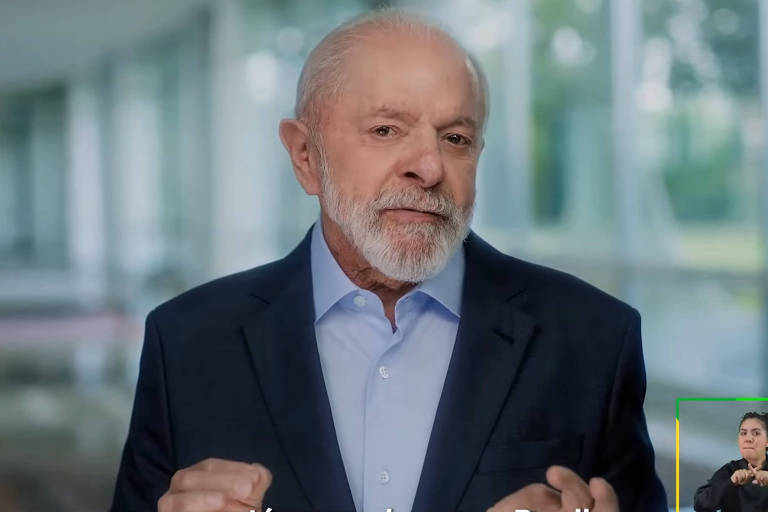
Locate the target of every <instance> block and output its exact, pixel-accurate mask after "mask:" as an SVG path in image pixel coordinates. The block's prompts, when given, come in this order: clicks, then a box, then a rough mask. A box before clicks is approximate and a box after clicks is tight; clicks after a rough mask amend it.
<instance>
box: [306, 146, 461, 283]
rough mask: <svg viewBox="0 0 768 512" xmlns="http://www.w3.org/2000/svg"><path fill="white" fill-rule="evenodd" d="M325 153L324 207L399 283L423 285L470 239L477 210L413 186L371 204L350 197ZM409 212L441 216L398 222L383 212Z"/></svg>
mask: <svg viewBox="0 0 768 512" xmlns="http://www.w3.org/2000/svg"><path fill="white" fill-rule="evenodd" d="M317 146H318V149H319V150H320V172H321V190H322V196H321V201H322V204H323V208H324V210H325V213H326V214H327V215H328V217H329V218H330V219H331V220H332V221H333V222H335V223H336V224H338V225H339V227H340V228H341V231H342V233H344V236H345V237H346V238H347V240H348V241H349V242H350V243H351V244H352V245H353V246H354V247H355V248H356V249H357V250H358V251H359V252H360V254H361V255H362V256H363V258H365V260H366V261H367V262H368V263H369V264H370V265H371V266H372V267H373V268H375V269H376V270H378V271H379V272H381V273H382V274H384V275H385V276H387V277H389V278H390V279H395V280H397V281H402V282H407V283H420V282H422V281H424V280H426V279H429V278H430V277H432V276H434V275H436V274H438V273H439V272H440V271H441V270H443V268H445V265H446V264H447V263H448V260H449V259H450V258H451V256H452V255H453V253H454V251H456V250H457V249H458V248H459V246H460V245H461V243H462V241H463V240H464V238H466V236H467V234H468V233H469V224H470V222H471V220H472V213H473V207H474V205H471V206H470V207H469V208H467V209H466V210H463V209H461V208H459V207H458V206H456V204H455V203H454V202H453V200H452V199H451V198H450V197H448V196H446V195H444V194H442V193H440V192H437V191H435V190H429V189H424V188H422V187H419V186H411V187H408V188H405V189H398V190H394V189H385V190H382V191H381V192H380V193H379V195H378V196H376V197H375V198H373V199H372V200H370V201H368V202H365V201H363V200H356V199H355V198H353V197H345V196H344V195H343V194H342V193H341V191H340V190H339V189H338V187H336V184H335V183H333V181H332V180H331V178H330V174H331V173H330V167H329V165H328V160H327V158H326V156H325V152H324V151H323V148H322V146H320V145H319V144H318V145H317ZM392 208H408V209H415V210H422V211H430V212H435V213H439V214H440V215H441V219H440V220H438V221H437V222H407V223H406V222H395V221H387V220H385V219H383V218H382V211H383V210H385V209H392Z"/></svg>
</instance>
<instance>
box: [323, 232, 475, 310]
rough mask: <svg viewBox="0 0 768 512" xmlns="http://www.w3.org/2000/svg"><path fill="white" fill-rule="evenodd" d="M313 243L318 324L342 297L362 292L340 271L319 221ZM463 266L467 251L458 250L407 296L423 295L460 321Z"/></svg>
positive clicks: (461, 248) (460, 248)
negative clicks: (433, 274)
mask: <svg viewBox="0 0 768 512" xmlns="http://www.w3.org/2000/svg"><path fill="white" fill-rule="evenodd" d="M311 243H312V245H311V249H310V254H311V256H310V259H311V263H310V264H311V269H312V293H313V295H314V297H313V298H314V303H315V321H316V322H317V321H318V320H319V319H320V318H322V317H323V315H325V313H327V312H328V310H329V309H331V308H332V307H333V306H334V305H335V304H336V303H337V302H339V301H340V300H341V299H342V298H344V297H345V296H346V295H348V294H349V293H350V292H353V291H356V290H360V288H359V287H358V286H357V285H355V283H353V282H352V281H351V280H350V279H349V277H347V275H346V274H345V273H344V271H343V270H341V267H340V266H339V264H338V263H337V262H336V258H334V257H333V254H331V250H330V249H329V248H328V244H327V243H326V242H325V236H324V235H323V230H322V227H321V221H320V220H318V221H317V222H316V223H315V225H314V227H313V228H312V242H311ZM464 266H465V262H464V248H463V247H459V249H458V250H456V251H455V252H454V253H453V255H451V257H450V259H449V260H448V263H447V264H446V266H445V268H443V270H441V271H440V272H439V273H437V274H436V275H435V276H433V277H431V278H429V279H427V280H426V281H424V282H422V283H420V284H419V285H418V286H417V287H416V288H414V289H413V290H411V291H409V292H408V293H407V294H406V295H405V296H408V295H413V294H416V293H423V294H425V295H427V296H428V297H431V298H432V299H434V300H435V301H437V302H438V303H439V304H441V305H442V306H443V307H444V308H445V309H447V310H448V311H450V312H451V313H452V314H453V315H454V316H455V317H456V318H459V317H460V311H461V295H462V293H461V292H462V286H463V281H464ZM401 300H402V299H401Z"/></svg>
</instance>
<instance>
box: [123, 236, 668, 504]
mask: <svg viewBox="0 0 768 512" xmlns="http://www.w3.org/2000/svg"><path fill="white" fill-rule="evenodd" d="M309 240H310V238H309V236H307V237H306V238H305V239H304V240H303V241H302V242H301V244H300V245H299V246H298V247H297V248H296V249H295V250H294V251H293V252H292V253H291V254H289V255H288V256H287V257H286V258H284V259H282V260H279V261H277V262H274V263H270V264H268V265H264V266H261V267H257V268H254V269H251V270H248V271H245V272H241V273H239V274H235V275H232V276H228V277H224V278H222V279H218V280H216V281H213V282H211V283H208V284H205V285H202V286H200V287H197V288H195V289H193V290H191V291H188V292H186V293H184V294H182V295H180V296H178V297H176V298H175V299H172V300H171V301H169V302H167V303H165V304H163V305H161V306H160V307H158V308H157V309H155V310H154V311H153V312H152V313H150V315H149V316H148V317H147V324H146V337H145V341H144V348H143V351H142V356H141V366H140V374H139V381H138V385H137V389H136V398H135V403H134V409H133V415H132V418H131V424H130V431H129V433H128V438H127V441H126V444H125V449H124V452H123V458H122V462H121V465H120V470H119V474H118V477H117V485H116V489H115V495H114V502H113V505H112V510H113V511H114V512H124V511H131V512H134V511H136V512H138V511H142V512H143V511H150V510H155V509H156V503H157V500H158V498H159V497H160V496H161V495H162V494H163V493H164V492H165V491H166V490H167V488H168V486H169V481H170V478H171V476H172V475H173V474H174V472H175V471H177V470H179V469H182V468H185V467H187V466H190V465H192V464H195V463H197V462H199V461H201V460H202V459H205V458H207V457H219V458H224V459H232V460H239V461H245V462H260V463H262V464H264V465H265V466H266V467H268V468H269V469H270V470H271V471H272V473H273V475H274V480H273V483H272V486H271V488H270V489H269V491H268V492H267V494H266V496H265V501H264V508H265V509H266V507H271V508H272V509H273V511H274V512H288V511H305V510H314V511H318V512H331V511H354V504H353V501H352V496H351V493H350V490H349V485H348V483H347V479H346V475H345V471H344V464H343V462H342V458H341V454H340V451H339V447H338V443H337V440H336V434H335V431H334V426H333V418H332V416H331V409H330V405H329V401H328V395H327V394H326V390H325V385H324V382H323V374H322V369H321V367H320V360H319V357H318V351H317V347H316V342H315V333H314V312H313V299H312V297H313V295H312V277H311V274H310V241H309ZM464 248H465V251H466V272H465V278H464V288H463V304H462V309H461V320H460V323H459V329H458V334H457V339H456V343H455V347H454V351H453V354H452V358H451V362H450V366H449V369H448V374H447V376H446V380H445V385H444V388H443V393H442V396H441V398H440V402H439V405H438V408H437V413H436V417H435V421H434V426H433V429H432V434H431V437H430V440H429V445H428V448H427V453H426V458H425V461H424V467H423V470H422V473H421V479H420V481H419V486H418V491H417V493H416V498H415V501H414V505H413V509H412V510H413V511H414V512H447V511H455V510H460V511H470V512H481V511H485V510H486V509H487V508H489V507H490V506H492V505H493V504H494V503H495V502H496V501H498V500H500V499H501V498H502V497H504V496H506V495H508V494H510V493H512V492H514V491H516V490H517V489H519V488H521V487H523V486H525V485H527V484H529V483H532V482H542V481H544V472H545V470H546V468H547V467H548V466H549V465H551V464H563V465H566V466H568V467H570V468H572V469H574V470H575V471H577V472H578V473H579V474H580V475H581V476H582V477H583V478H585V479H588V478H590V477H592V476H603V477H605V478H607V479H608V481H609V482H610V483H611V484H612V485H613V487H614V488H615V489H616V491H617V493H618V495H619V499H620V505H621V511H622V512H630V511H637V512H662V511H666V510H667V506H666V498H665V495H664V489H663V487H662V485H661V483H660V481H659V479H658V477H657V476H656V473H655V471H654V454H653V449H652V447H651V443H650V441H649V438H648V433H647V430H646V424H645V418H644V415H643V400H644V395H645V369H644V365H643V354H642V348H641V342H640V320H639V316H638V314H637V312H636V311H635V310H634V309H632V308H630V307H629V306H627V305H626V304H624V303H622V302H620V301H619V300H617V299H614V298H612V297H610V296H609V295H607V294H605V293H603V292H601V291H599V290H597V289H596V288H594V287H592V286H590V285H587V284H586V283H584V282H582V281H580V280H578V279H576V278H574V277H572V276H569V275H567V274H564V273H561V272H557V271H554V270H550V269H547V268H544V267H540V266H537V265H533V264H530V263H526V262H523V261H520V260H518V259H515V258H512V257H509V256H506V255H503V254H501V253H499V252H498V251H496V250H495V249H493V248H492V247H491V246H490V245H488V244H487V243H485V242H484V241H483V240H481V239H480V238H479V237H478V236H477V235H475V234H470V236H469V237H468V239H467V241H466V242H465V244H464ZM393 428H398V427H397V425H393ZM366 512H379V511H366ZM381 512H383V511H381ZM398 512H401V511H398Z"/></svg>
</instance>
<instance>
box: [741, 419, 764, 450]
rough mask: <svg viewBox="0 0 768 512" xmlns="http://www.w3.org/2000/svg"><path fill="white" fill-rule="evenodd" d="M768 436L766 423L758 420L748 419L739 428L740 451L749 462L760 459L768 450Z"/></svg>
mask: <svg viewBox="0 0 768 512" xmlns="http://www.w3.org/2000/svg"><path fill="white" fill-rule="evenodd" d="M767 435H768V434H767V433H766V431H765V423H763V422H762V421H760V420H758V419H756V418H747V419H746V420H744V421H743V422H742V423H741V426H740V427H739V451H740V452H741V456H742V457H744V458H745V459H748V460H755V459H760V458H761V457H762V454H764V453H765V450H766V448H768V437H766V436H767Z"/></svg>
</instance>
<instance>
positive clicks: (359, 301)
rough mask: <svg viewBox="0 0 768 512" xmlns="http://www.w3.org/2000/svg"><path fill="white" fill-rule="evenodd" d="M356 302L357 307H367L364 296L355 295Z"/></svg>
mask: <svg viewBox="0 0 768 512" xmlns="http://www.w3.org/2000/svg"><path fill="white" fill-rule="evenodd" d="M354 302H355V306H357V307H359V308H362V307H363V306H365V297H363V296H362V295H355V299H354Z"/></svg>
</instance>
